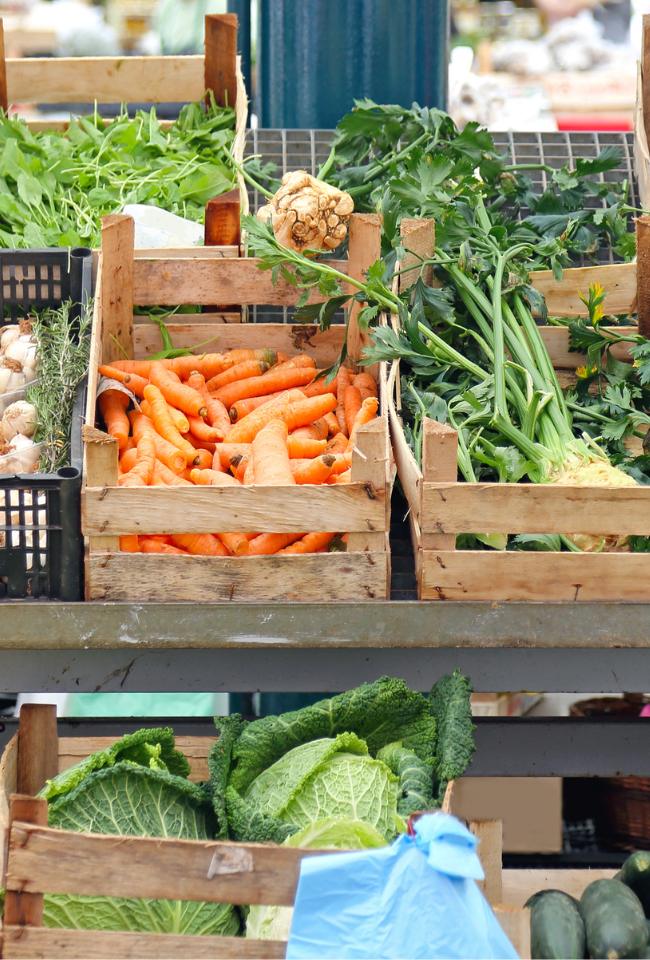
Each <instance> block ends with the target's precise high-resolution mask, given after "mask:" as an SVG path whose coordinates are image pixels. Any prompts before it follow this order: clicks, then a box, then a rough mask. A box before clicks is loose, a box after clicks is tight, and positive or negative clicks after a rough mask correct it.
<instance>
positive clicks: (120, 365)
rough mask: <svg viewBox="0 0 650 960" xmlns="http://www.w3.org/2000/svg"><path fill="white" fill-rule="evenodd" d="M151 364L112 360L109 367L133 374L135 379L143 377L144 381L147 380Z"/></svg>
mask: <svg viewBox="0 0 650 960" xmlns="http://www.w3.org/2000/svg"><path fill="white" fill-rule="evenodd" d="M151 362H152V361H151V360H113V362H112V363H111V367H112V368H113V369H114V370H121V371H122V372H123V373H132V374H135V376H136V377H144V379H145V380H148V379H149V370H150V369H151ZM100 373H101V370H100Z"/></svg>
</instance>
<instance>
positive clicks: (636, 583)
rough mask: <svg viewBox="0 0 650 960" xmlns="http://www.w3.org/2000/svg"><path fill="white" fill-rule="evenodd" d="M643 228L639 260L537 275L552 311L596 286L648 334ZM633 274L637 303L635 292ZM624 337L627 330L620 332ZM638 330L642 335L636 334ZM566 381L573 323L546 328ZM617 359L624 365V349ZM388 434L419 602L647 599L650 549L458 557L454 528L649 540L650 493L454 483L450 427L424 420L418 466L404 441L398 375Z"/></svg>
mask: <svg viewBox="0 0 650 960" xmlns="http://www.w3.org/2000/svg"><path fill="white" fill-rule="evenodd" d="M649 222H650V221H647V218H645V217H643V218H641V221H640V222H639V223H638V225H637V241H638V248H639V256H638V264H635V263H630V264H616V265H613V266H604V267H586V268H579V269H571V270H565V272H564V279H563V280H562V282H561V283H556V281H555V280H554V279H553V276H552V273H551V272H550V271H541V272H537V273H533V274H531V279H532V282H533V285H534V286H535V287H536V288H537V289H538V290H540V291H542V292H543V293H544V294H545V296H546V301H547V305H548V311H549V315H551V316H563V317H579V316H585V315H586V308H585V306H584V304H583V303H582V301H581V300H580V298H579V291H586V290H587V289H588V287H589V284H590V283H593V282H595V281H598V282H599V283H601V284H602V285H603V287H604V289H605V290H606V292H607V294H608V296H607V300H606V310H607V312H608V313H611V314H626V313H627V314H630V313H634V312H636V313H637V314H638V317H639V328H638V331H641V332H643V333H645V335H646V336H647V335H648V334H647V330H648V317H649V311H648V302H647V299H648V292H649V291H650V284H649V283H648V260H649V258H648V246H647V244H648V230H649V229H650V228H649V226H648V223H649ZM637 275H638V297H637ZM618 329H619V330H624V329H625V328H618ZM634 330H635V332H638V331H637V328H634ZM540 333H541V336H542V338H543V340H544V342H545V344H546V346H547V348H548V351H549V354H550V356H551V359H552V361H553V365H554V367H555V368H556V370H557V371H558V375H559V380H560V383H561V384H563V385H567V384H568V383H570V382H571V381H572V379H573V377H574V371H575V369H576V367H577V366H579V365H581V364H583V363H584V362H585V358H584V355H583V354H580V353H570V352H569V335H568V331H567V330H566V328H562V327H553V326H547V327H540ZM612 354H613V355H614V356H615V357H617V358H618V359H620V360H626V359H627V360H629V359H630V357H629V353H628V352H627V348H626V347H625V346H624V345H623V346H620V347H615V348H614V349H613V350H612ZM390 384H391V386H392V387H393V390H392V391H391V392H390V397H389V418H390V425H391V438H392V443H393V451H394V456H395V461H396V463H397V470H398V475H399V478H400V481H401V483H402V487H403V489H404V492H405V495H406V497H407V500H408V503H409V507H410V512H409V520H410V525H411V533H412V540H413V546H414V550H415V555H416V573H417V581H418V594H419V597H420V599H422V600H492V601H507V600H529V601H530V600H538V601H560V600H572V601H573V600H577V601H588V600H592V601H595V600H601V601H602V600H611V601H616V600H628V601H629V600H638V601H642V600H648V598H650V586H649V582H650V581H649V576H650V554H645V553H559V552H558V553H556V552H536V551H535V552H534V551H530V552H524V551H496V550H456V549H455V542H456V534H459V533H564V534H571V533H587V534H588V533H593V534H602V535H607V534H621V535H628V534H637V535H643V536H648V535H650V488H648V487H646V486H639V487H620V488H611V487H610V488H606V487H596V486H557V485H554V484H532V483H517V484H514V483H511V484H505V483H465V482H459V481H458V479H457V477H458V470H457V436H456V433H455V431H454V430H453V429H452V428H451V427H448V426H444V425H442V424H440V423H437V422H436V421H434V420H426V421H425V424H424V438H423V449H422V464H423V468H422V469H420V467H419V466H418V464H417V463H416V461H415V458H414V457H413V453H412V451H411V449H410V447H409V445H408V443H407V441H406V438H405V436H404V431H403V429H402V424H401V420H400V418H399V416H398V413H397V410H398V408H399V404H400V402H399V397H398V393H399V373H398V371H397V370H396V369H395V368H394V369H393V370H392V371H391V374H390Z"/></svg>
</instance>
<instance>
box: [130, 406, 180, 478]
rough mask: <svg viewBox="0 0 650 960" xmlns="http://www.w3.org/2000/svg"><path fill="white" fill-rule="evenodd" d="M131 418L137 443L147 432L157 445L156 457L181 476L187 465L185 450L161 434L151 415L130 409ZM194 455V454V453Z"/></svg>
mask: <svg viewBox="0 0 650 960" xmlns="http://www.w3.org/2000/svg"><path fill="white" fill-rule="evenodd" d="M129 420H130V421H131V426H132V427H133V436H134V438H135V441H136V443H137V442H138V440H139V439H140V437H141V436H143V435H144V434H147V435H148V436H150V437H151V439H152V440H153V442H154V444H155V446H156V457H157V458H158V460H160V461H161V462H162V463H164V464H165V466H166V467H169V469H170V470H172V471H173V472H174V473H175V474H177V475H178V476H180V474H181V473H182V472H183V470H184V469H185V468H186V466H187V456H186V454H185V453H184V452H181V451H180V450H179V449H178V447H176V446H174V444H173V443H170V442H169V441H168V440H165V439H164V438H163V437H161V436H160V434H159V433H158V431H157V430H156V428H155V426H154V423H153V421H151V420H150V419H149V417H145V415H144V414H143V413H139V412H138V411H137V410H130V411H129ZM192 457H194V454H193V455H192Z"/></svg>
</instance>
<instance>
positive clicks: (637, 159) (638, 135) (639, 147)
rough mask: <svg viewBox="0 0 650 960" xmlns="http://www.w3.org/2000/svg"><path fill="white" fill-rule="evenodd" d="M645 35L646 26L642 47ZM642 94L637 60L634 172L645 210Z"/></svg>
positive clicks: (649, 177)
mask: <svg viewBox="0 0 650 960" xmlns="http://www.w3.org/2000/svg"><path fill="white" fill-rule="evenodd" d="M646 34H647V31H646V24H644V32H643V36H644V46H645V38H646ZM643 93H644V91H643V62H642V61H641V60H639V61H637V65H636V102H635V105H634V172H635V173H636V176H637V182H638V188H639V200H640V201H641V206H642V207H644V208H645V209H646V210H647V209H648V204H649V203H650V152H649V150H648V138H647V136H646V127H645V112H644V105H643Z"/></svg>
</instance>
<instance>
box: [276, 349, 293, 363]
mask: <svg viewBox="0 0 650 960" xmlns="http://www.w3.org/2000/svg"><path fill="white" fill-rule="evenodd" d="M289 359H290V357H289V356H288V355H287V354H286V353H281V352H280V351H279V350H278V359H277V361H276V362H277V363H284V362H285V361H286V360H289Z"/></svg>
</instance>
